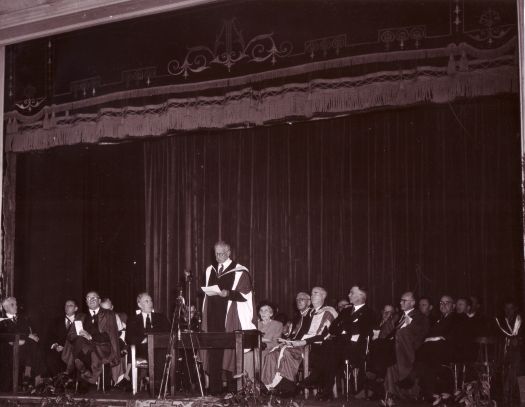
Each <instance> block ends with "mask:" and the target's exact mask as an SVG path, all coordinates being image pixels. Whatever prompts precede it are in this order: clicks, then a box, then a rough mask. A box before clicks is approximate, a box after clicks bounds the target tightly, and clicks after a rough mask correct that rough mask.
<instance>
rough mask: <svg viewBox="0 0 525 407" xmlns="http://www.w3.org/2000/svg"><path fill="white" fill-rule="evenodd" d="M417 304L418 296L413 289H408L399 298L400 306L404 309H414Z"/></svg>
mask: <svg viewBox="0 0 525 407" xmlns="http://www.w3.org/2000/svg"><path fill="white" fill-rule="evenodd" d="M415 305H416V297H415V296H414V293H413V292H412V291H407V292H406V293H403V295H402V296H401V299H400V300H399V306H400V308H401V310H402V311H405V312H406V311H410V310H412V309H414V307H415Z"/></svg>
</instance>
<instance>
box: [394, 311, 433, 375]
mask: <svg viewBox="0 0 525 407" xmlns="http://www.w3.org/2000/svg"><path fill="white" fill-rule="evenodd" d="M402 316H403V314H401V317H402ZM408 316H409V317H410V318H411V319H412V320H411V322H410V324H408V325H407V326H405V327H403V328H401V327H399V328H398V329H397V330H396V334H395V338H396V344H395V350H396V364H397V370H398V374H399V377H398V380H402V379H404V378H405V377H406V376H408V374H409V373H410V372H411V371H412V367H413V365H414V361H415V359H416V351H417V349H418V348H419V347H420V346H421V344H422V343H423V340H424V339H425V336H426V334H427V332H428V328H429V321H428V318H427V317H426V316H425V315H423V314H422V313H421V312H419V311H418V310H416V309H413V310H412V311H410V312H409V313H408ZM401 317H400V318H401Z"/></svg>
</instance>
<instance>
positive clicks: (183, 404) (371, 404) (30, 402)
mask: <svg viewBox="0 0 525 407" xmlns="http://www.w3.org/2000/svg"><path fill="white" fill-rule="evenodd" d="M145 397H147V395H146V394H138V395H137V396H135V397H133V396H132V395H131V394H130V393H126V392H115V393H112V392H107V393H102V392H98V391H96V392H90V393H86V394H83V395H80V396H79V395H73V394H72V395H70V396H68V398H64V397H61V398H60V396H59V397H58V398H57V397H53V396H48V397H43V396H34V395H33V396H32V395H28V394H18V395H16V396H13V395H10V394H6V393H0V407H4V406H5V407H26V406H27V407H35V406H49V407H51V406H71V407H76V406H78V407H95V406H101V407H168V406H169V407H215V406H221V407H225V406H231V407H234V406H236V405H238V404H235V403H232V402H231V401H228V400H225V399H222V398H216V397H204V398H201V397H183V396H181V397H175V398H167V399H165V400H155V399H151V398H150V399H148V398H145ZM256 405H264V406H267V407H331V406H334V407H335V406H338V407H342V406H345V407H346V406H348V407H350V406H352V407H378V406H379V405H380V404H379V402H378V401H367V400H361V399H350V400H348V401H347V400H346V399H338V400H332V401H318V400H315V399H313V398H311V399H307V400H305V399H304V398H303V397H301V396H298V397H296V398H294V399H281V400H279V401H277V400H274V402H271V401H269V400H267V401H266V402H265V403H258V404H251V403H250V406H256ZM396 406H399V407H422V406H429V404H425V403H415V402H405V403H402V402H400V403H397V404H396Z"/></svg>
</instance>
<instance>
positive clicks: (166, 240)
mask: <svg viewBox="0 0 525 407" xmlns="http://www.w3.org/2000/svg"><path fill="white" fill-rule="evenodd" d="M518 107H519V103H518V100H517V97H516V96H508V97H505V96H502V97H491V98H479V99H474V100H469V101H463V102H457V103H451V104H443V105H423V106H415V107H410V108H403V109H391V110H383V111H374V112H367V113H361V114H355V115H352V116H349V117H345V118H337V119H330V120H320V121H313V122H304V123H295V124H293V125H288V124H280V125H275V126H270V127H256V128H247V129H244V130H232V131H220V132H201V133H198V132H196V133H192V134H187V135H179V136H173V137H169V138H165V139H162V140H152V141H148V142H146V143H145V146H144V166H145V217H146V225H145V228H146V279H147V289H148V290H151V291H152V292H153V293H154V299H155V301H156V303H157V304H160V306H159V305H157V306H158V307H159V308H161V309H164V310H167V309H170V308H171V306H172V304H173V302H174V296H175V295H177V292H176V290H175V288H176V286H178V285H179V284H180V283H181V282H182V280H183V278H182V277H183V271H184V270H186V271H189V270H191V272H192V274H193V275H194V283H193V292H192V296H194V295H195V294H196V293H198V291H199V290H198V287H199V286H200V285H201V283H202V278H203V274H204V269H205V267H206V265H207V264H209V263H210V261H211V259H212V254H213V244H214V242H215V241H217V240H218V239H223V240H226V241H228V242H230V244H231V245H232V249H233V256H234V258H235V259H236V260H237V261H239V262H240V263H241V264H243V265H245V266H247V267H248V268H249V270H250V271H251V273H252V276H253V280H254V285H255V290H256V298H257V300H258V301H260V300H262V299H270V300H272V301H274V302H276V303H278V304H279V305H280V307H281V309H282V310H284V311H285V312H288V313H289V312H291V311H292V307H293V299H294V298H295V297H294V296H295V293H296V292H297V291H299V290H304V291H309V290H310V289H311V288H312V287H313V286H315V285H321V286H323V287H325V288H326V289H327V290H328V293H329V297H330V300H331V301H336V300H337V299H339V298H343V297H346V295H347V293H348V291H349V289H350V287H351V286H352V284H356V283H358V284H361V285H366V286H367V287H368V288H369V299H370V302H371V303H372V305H373V306H375V307H376V308H379V307H380V306H382V305H383V304H385V303H389V302H394V303H397V301H398V298H399V296H400V294H401V293H402V292H403V291H404V290H407V289H411V290H415V291H416V293H417V294H418V295H429V296H431V297H433V298H434V299H438V296H439V295H441V294H442V293H450V294H452V295H454V296H457V295H473V294H475V295H479V296H481V297H482V298H483V299H484V301H485V303H486V304H487V306H488V307H489V308H492V307H494V306H496V304H497V303H498V302H499V301H500V300H501V299H502V298H503V297H505V296H507V295H514V294H517V290H518V288H519V284H516V279H519V276H520V269H521V265H522V256H521V240H522V238H521V223H520V205H521V204H520V144H519V134H518V129H519V116H518V114H519V112H518Z"/></svg>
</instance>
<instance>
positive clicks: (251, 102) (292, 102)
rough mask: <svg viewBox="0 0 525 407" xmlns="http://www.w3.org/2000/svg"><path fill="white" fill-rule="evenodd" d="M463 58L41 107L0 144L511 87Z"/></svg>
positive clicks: (233, 123) (509, 69) (244, 120)
mask: <svg viewBox="0 0 525 407" xmlns="http://www.w3.org/2000/svg"><path fill="white" fill-rule="evenodd" d="M463 64H464V61H463V62H462V58H460V60H459V62H458V66H457V68H458V70H456V62H455V60H454V58H452V57H451V61H450V62H449V64H448V66H447V67H446V68H445V69H444V70H445V71H446V72H447V73H448V75H446V74H444V75H442V76H437V75H436V76H430V75H420V76H416V77H415V78H413V79H412V78H410V79H404V78H403V72H400V79H399V80H384V81H377V82H374V83H367V84H363V85H360V86H350V87H338V86H337V84H338V83H339V84H340V83H342V82H343V80H342V79H340V80H338V81H334V80H331V81H324V82H323V81H319V80H317V81H313V82H315V87H314V86H313V82H311V83H309V84H308V83H307V84H291V85H286V86H283V87H281V88H271V89H267V90H266V92H264V93H261V92H259V94H256V93H255V92H253V91H249V90H248V91H247V90H243V91H241V92H238V96H237V97H234V98H233V97H230V98H226V97H223V98H221V97H216V98H194V99H191V100H190V101H187V102H186V103H185V104H184V105H181V104H180V103H173V102H174V101H176V102H180V101H179V100H170V101H168V102H166V103H164V104H162V105H155V106H145V107H140V108H133V107H126V108H123V109H101V110H100V111H99V112H98V113H97V114H79V115H76V116H74V119H75V120H76V122H75V121H74V122H73V123H60V119H58V120H57V118H56V117H55V113H54V112H53V111H47V110H46V112H45V113H44V118H43V120H42V125H41V126H40V127H38V128H35V125H32V127H30V128H28V129H23V130H22V131H20V133H18V131H19V127H18V124H17V120H16V119H15V118H8V123H7V133H8V134H7V143H6V150H7V151H15V152H21V151H30V150H40V149H46V148H50V147H54V146H60V145H73V144H78V143H97V142H99V141H100V140H101V139H124V138H134V137H138V138H140V137H144V136H160V135H163V134H166V133H167V132H169V131H188V130H195V129H213V128H215V129H217V128H227V127H228V128H232V127H244V126H253V125H263V124H265V123H268V122H271V121H277V120H284V119H286V118H289V117H301V118H306V119H308V118H312V117H315V116H321V115H329V114H345V113H349V112H353V111H359V110H365V109H369V108H373V107H380V106H404V105H410V104H415V103H422V102H433V103H444V102H449V101H452V100H454V99H456V98H461V97H467V98H468V97H476V96H487V95H494V94H498V93H515V92H517V91H518V76H517V69H516V67H515V66H500V67H496V68H488V69H483V70H478V71H471V72H461V71H462V70H463V68H464V66H463ZM322 85H326V86H322ZM261 95H262V96H261ZM230 96H231V95H230ZM219 101H221V102H220V103H218V102H219ZM212 102H213V103H212ZM72 117H73V116H72Z"/></svg>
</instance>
